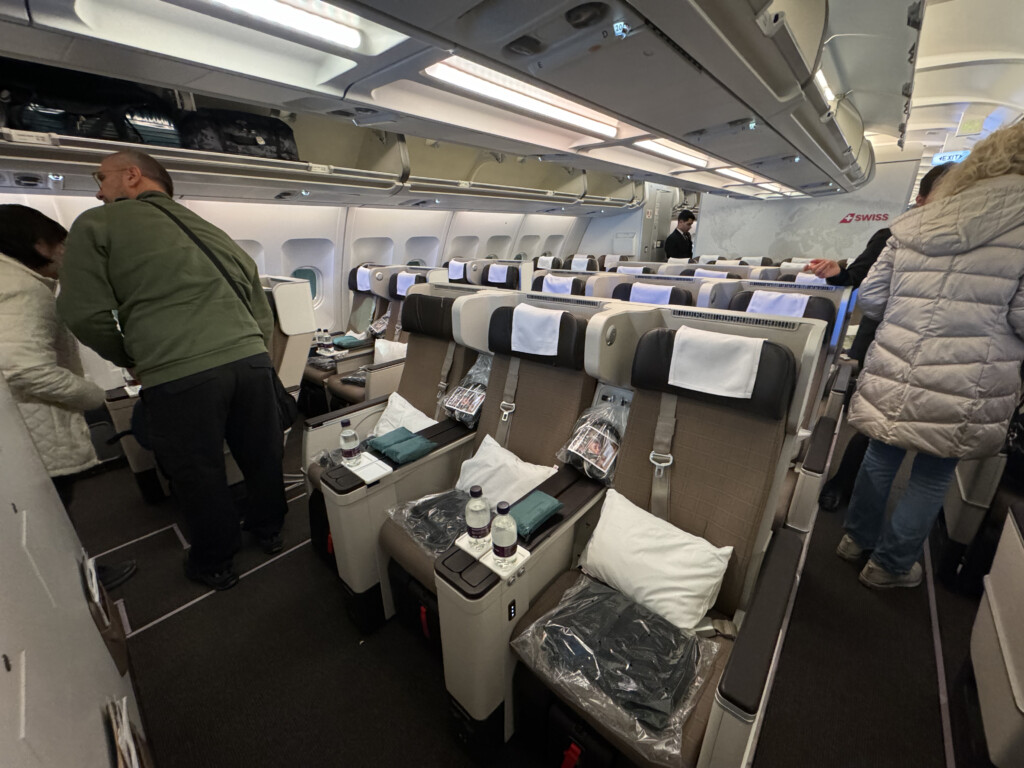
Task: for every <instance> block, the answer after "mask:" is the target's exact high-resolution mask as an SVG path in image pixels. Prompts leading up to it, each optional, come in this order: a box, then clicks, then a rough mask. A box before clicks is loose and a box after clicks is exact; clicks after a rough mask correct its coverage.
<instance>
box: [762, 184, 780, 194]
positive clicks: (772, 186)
mask: <svg viewBox="0 0 1024 768" xmlns="http://www.w3.org/2000/svg"><path fill="white" fill-rule="evenodd" d="M757 186H759V187H760V188H761V189H767V190H768V191H769V192H781V191H782V187H780V186H779V185H778V184H758V185H757Z"/></svg>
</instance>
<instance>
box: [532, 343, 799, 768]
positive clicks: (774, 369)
mask: <svg viewBox="0 0 1024 768" xmlns="http://www.w3.org/2000/svg"><path fill="white" fill-rule="evenodd" d="M673 339H674V332H673V331H672V330H669V329H665V328H661V329H656V330H653V331H649V332H648V333H646V334H644V336H643V337H642V338H641V340H640V343H639V344H638V346H637V351H636V355H635V357H634V363H633V374H632V384H633V388H634V397H633V403H632V406H631V408H630V414H629V421H628V423H627V425H626V432H625V434H624V436H623V441H622V445H621V448H620V452H619V459H618V469H617V470H616V475H615V483H614V487H615V489H616V490H618V491H619V492H620V493H621V494H623V495H624V496H626V497H627V498H628V499H629V500H630V501H632V502H633V503H634V504H636V505H638V506H640V507H641V508H643V509H648V510H649V509H650V508H651V483H652V477H653V473H654V466H653V464H652V463H651V461H650V458H649V456H650V453H651V450H652V441H653V438H652V436H653V435H654V433H655V428H656V425H657V423H658V416H659V411H660V408H661V395H662V393H663V392H667V393H670V394H674V395H676V396H677V402H676V407H675V418H676V428H675V433H674V435H673V438H672V442H671V454H672V456H673V458H674V465H675V468H674V470H673V471H672V472H671V474H670V487H671V495H670V504H669V510H668V513H669V516H668V520H669V522H671V523H672V524H673V525H675V526H676V527H678V528H681V529H682V530H684V531H687V532H689V533H691V534H694V535H696V536H701V537H702V538H704V539H706V540H708V541H709V542H711V543H712V544H714V545H715V546H717V547H723V546H732V547H733V554H732V558H731V559H730V561H729V567H728V570H727V572H726V576H725V580H724V581H723V583H722V588H721V591H720V592H719V595H718V600H717V602H716V603H715V606H714V610H715V611H716V612H717V613H718V614H719V615H721V616H723V617H727V618H731V617H732V616H733V615H734V614H735V612H736V611H737V610H738V609H739V608H741V607H746V606H743V605H741V598H742V591H743V588H744V584H745V583H746V579H747V575H748V574H747V570H748V567H750V566H751V565H752V563H753V562H755V555H757V554H758V553H756V552H755V551H754V547H755V537H756V534H757V531H758V529H759V527H760V525H761V523H762V520H763V518H764V517H765V515H769V514H770V511H769V510H768V504H769V494H770V491H771V488H772V484H773V481H774V476H775V469H776V465H777V462H778V460H779V458H780V455H781V450H782V445H783V441H784V438H785V435H786V417H787V413H788V406H789V403H790V401H791V399H792V396H793V391H794V387H795V381H796V362H795V359H794V358H793V355H792V353H791V352H790V351H789V350H788V349H786V348H784V347H782V346H779V345H776V344H773V343H771V342H765V344H764V347H763V349H762V353H761V360H760V363H759V366H758V372H757V379H756V383H755V386H754V392H753V396H752V397H751V399H750V400H745V401H739V400H735V399H731V398H723V397H718V396H715V395H709V394H704V393H698V392H690V391H686V390H681V389H678V388H676V387H673V386H672V385H670V384H668V371H669V366H670V364H671V360H672V345H673ZM683 468H685V469H683ZM577 575H578V574H577V572H576V571H570V572H569V573H567V574H563V575H562V576H561V577H560V578H559V579H557V580H556V581H555V582H553V583H552V585H551V587H549V588H548V589H547V590H546V591H545V592H544V593H542V595H541V596H540V597H539V598H538V599H537V600H536V601H535V602H534V603H533V604H532V605H531V607H530V609H529V610H528V611H527V613H526V614H525V615H524V616H523V618H522V620H521V621H520V623H519V624H518V625H517V627H516V630H515V632H514V634H513V638H514V637H518V636H519V635H520V634H522V632H524V631H525V630H526V628H527V627H529V626H530V625H531V624H533V623H534V622H536V621H537V620H538V619H539V618H540V616H541V615H542V614H543V613H545V612H546V611H547V610H550V609H551V608H553V607H554V606H555V605H556V604H557V602H558V600H559V599H560V598H561V596H562V594H563V593H564V592H565V590H566V589H567V588H568V587H569V586H571V584H572V583H574V582H575V580H576V576H577ZM714 642H716V644H717V645H718V646H719V654H718V657H717V658H716V662H715V665H714V668H713V670H712V672H711V674H710V675H709V677H708V680H707V682H706V683H705V685H704V688H703V689H702V690H701V692H700V694H699V698H698V701H697V704H696V707H695V709H694V711H693V712H692V713H691V715H690V717H689V719H688V720H687V721H686V724H685V726H684V729H683V747H682V757H681V761H680V762H679V763H678V765H679V766H687V767H692V766H694V765H696V762H697V757H698V755H699V753H700V748H701V745H702V743H703V740H704V733H705V730H706V728H707V724H708V718H709V716H710V712H711V707H712V704H713V702H714V698H715V690H716V688H717V687H718V682H719V680H720V679H721V677H722V675H723V674H724V671H725V668H726V665H727V663H728V660H729V655H730V653H731V651H732V646H733V640H731V639H726V638H724V637H719V638H716V639H715V641H714ZM533 674H535V675H537V676H538V677H540V678H541V679H542V680H543V679H544V678H543V675H542V674H539V673H537V672H536V671H534V672H533ZM550 687H552V690H553V692H554V694H555V695H556V696H557V697H558V698H559V699H560V700H561V701H563V702H564V703H565V704H567V705H568V706H569V707H570V708H571V709H572V710H573V711H575V712H576V713H577V714H578V715H579V716H580V717H581V718H583V719H584V720H585V721H587V722H588V723H589V724H591V725H592V726H593V727H594V728H595V729H596V730H597V731H598V732H599V733H601V735H602V736H604V737H605V738H607V739H608V740H609V741H610V742H611V743H612V744H614V745H615V747H616V748H617V749H619V750H620V751H621V752H622V753H623V754H625V755H627V756H628V757H629V759H631V760H633V761H635V762H636V763H637V764H638V765H642V766H648V765H651V766H653V765H654V763H650V762H649V761H646V760H645V759H644V758H643V757H642V756H641V755H639V754H638V753H637V752H636V751H634V749H633V746H632V742H630V741H627V740H625V739H623V738H622V737H620V736H619V735H618V734H616V733H614V732H612V731H611V730H609V729H608V728H606V727H605V726H603V725H602V723H601V722H600V721H599V720H597V719H596V718H594V717H592V716H591V715H589V714H588V713H586V712H584V711H583V710H582V708H581V707H580V706H579V704H578V702H576V701H574V700H572V698H571V697H569V696H566V695H565V694H563V693H562V692H561V691H559V690H558V688H557V687H554V686H550Z"/></svg>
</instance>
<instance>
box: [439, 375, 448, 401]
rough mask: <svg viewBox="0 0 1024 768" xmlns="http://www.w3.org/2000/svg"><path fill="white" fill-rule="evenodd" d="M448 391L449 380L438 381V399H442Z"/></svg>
mask: <svg viewBox="0 0 1024 768" xmlns="http://www.w3.org/2000/svg"><path fill="white" fill-rule="evenodd" d="M447 392H448V382H447V381H443V380H442V381H439V382H437V399H438V400H440V399H441V398H442V397H444V396H445V393H447Z"/></svg>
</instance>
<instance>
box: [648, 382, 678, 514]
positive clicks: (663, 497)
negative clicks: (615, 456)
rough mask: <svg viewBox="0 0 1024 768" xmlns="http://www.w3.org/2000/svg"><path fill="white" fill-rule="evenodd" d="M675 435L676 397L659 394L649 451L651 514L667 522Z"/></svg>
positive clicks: (664, 393)
mask: <svg viewBox="0 0 1024 768" xmlns="http://www.w3.org/2000/svg"><path fill="white" fill-rule="evenodd" d="M675 433H676V396H675V395H672V394H669V393H668V392H662V393H661V409H660V410H659V411H658V423H657V425H656V426H655V428H654V450H652V451H651V456H650V460H651V464H653V465H654V475H653V476H652V478H651V514H652V515H654V516H655V517H658V518H661V519H662V520H668V506H669V494H670V492H671V488H672V485H671V479H672V478H671V474H672V469H671V468H672V462H673V461H674V459H673V458H672V438H673V436H674V435H675Z"/></svg>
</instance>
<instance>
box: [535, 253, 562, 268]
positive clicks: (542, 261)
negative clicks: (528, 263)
mask: <svg viewBox="0 0 1024 768" xmlns="http://www.w3.org/2000/svg"><path fill="white" fill-rule="evenodd" d="M533 268H534V270H538V269H549V270H550V269H562V260H561V259H560V258H558V257H557V256H538V257H537V258H536V259H534V260H533Z"/></svg>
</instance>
